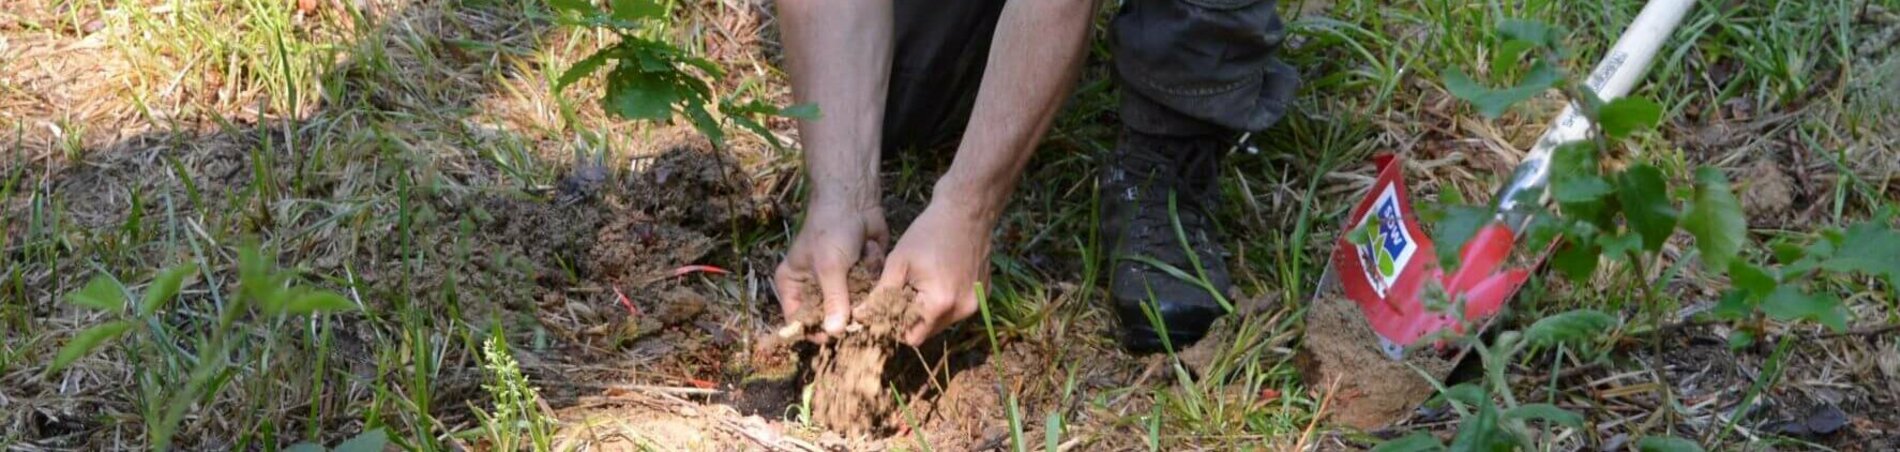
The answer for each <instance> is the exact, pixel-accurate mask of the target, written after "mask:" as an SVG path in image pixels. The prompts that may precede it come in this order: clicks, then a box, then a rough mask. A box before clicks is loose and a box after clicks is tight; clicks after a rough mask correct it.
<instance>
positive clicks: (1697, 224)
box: [1682, 167, 1748, 271]
mask: <svg viewBox="0 0 1900 452" xmlns="http://www.w3.org/2000/svg"><path fill="white" fill-rule="evenodd" d="M1695 179H1696V182H1695V195H1694V197H1693V198H1692V199H1691V200H1690V202H1689V212H1688V213H1687V214H1686V215H1684V216H1683V219H1682V228H1683V229H1686V230H1688V231H1689V234H1690V235H1693V236H1695V244H1696V249H1698V250H1700V251H1701V252H1702V263H1703V264H1704V265H1705V266H1707V267H1708V268H1709V269H1710V270H1716V271H1720V270H1722V269H1726V268H1728V263H1729V260H1730V259H1734V258H1735V254H1736V253H1739V252H1741V250H1742V241H1743V240H1745V239H1747V235H1748V222H1747V221H1746V220H1744V219H1742V204H1741V202H1739V201H1736V199H1735V192H1733V191H1731V190H1729V184H1728V177H1727V176H1723V175H1722V171H1721V170H1717V169H1715V168H1709V167H1702V168H1696V170H1695Z"/></svg>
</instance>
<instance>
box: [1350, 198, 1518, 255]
mask: <svg viewBox="0 0 1900 452" xmlns="http://www.w3.org/2000/svg"><path fill="white" fill-rule="evenodd" d="M1443 214H1444V216H1443V217H1442V218H1440V219H1439V220H1438V222H1437V223H1435V224H1433V226H1434V227H1433V228H1432V242H1433V243H1436V244H1437V246H1438V253H1437V254H1438V264H1439V266H1441V267H1444V268H1447V269H1449V268H1455V267H1457V265H1458V264H1459V262H1458V252H1459V251H1460V250H1463V249H1464V248H1465V242H1468V241H1471V236H1473V235H1477V234H1478V229H1479V228H1483V227H1484V225H1485V224H1486V223H1490V222H1491V217H1492V215H1491V209H1489V208H1485V207H1480V206H1451V207H1448V208H1445V209H1444V210H1443ZM1375 218H1376V216H1375ZM1367 223H1368V224H1370V223H1371V222H1367ZM1368 227H1370V228H1371V229H1370V230H1368V231H1367V234H1368V236H1370V234H1374V233H1376V232H1377V231H1378V228H1379V226H1378V225H1371V226H1368Z"/></svg>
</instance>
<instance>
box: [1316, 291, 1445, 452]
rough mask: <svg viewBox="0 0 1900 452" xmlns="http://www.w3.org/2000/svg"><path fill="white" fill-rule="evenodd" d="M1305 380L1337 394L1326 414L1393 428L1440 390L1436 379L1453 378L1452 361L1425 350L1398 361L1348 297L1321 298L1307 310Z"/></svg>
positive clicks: (1368, 425)
mask: <svg viewBox="0 0 1900 452" xmlns="http://www.w3.org/2000/svg"><path fill="white" fill-rule="evenodd" d="M1295 361H1296V363H1297V364H1298V366H1299V368H1300V373H1301V376H1302V377H1303V378H1304V381H1307V382H1308V384H1309V385H1310V386H1311V387H1313V388H1315V389H1316V390H1318V391H1321V392H1331V395H1330V396H1331V397H1332V402H1331V404H1330V406H1328V407H1327V409H1326V412H1325V413H1322V414H1321V416H1326V417H1327V418H1328V419H1330V420H1331V421H1332V422H1335V423H1338V424H1343V425H1348V426H1352V427H1356V428H1360V429H1368V430H1369V429H1375V428H1380V427H1385V426H1388V425H1391V424H1393V423H1395V422H1398V421H1399V420H1402V419H1404V418H1405V417H1406V416H1408V415H1410V414H1411V412H1412V411H1413V409H1414V408H1416V407H1418V404H1419V403H1421V402H1424V401H1425V399H1427V398H1429V397H1431V396H1432V394H1433V393H1434V392H1435V391H1434V388H1433V387H1432V384H1431V382H1429V381H1427V380H1425V378H1424V377H1423V376H1421V375H1419V372H1418V371H1417V370H1413V367H1417V368H1418V369H1420V370H1423V371H1425V373H1426V374H1430V375H1431V376H1432V378H1434V379H1438V380H1443V379H1444V378H1445V377H1446V376H1448V375H1450V374H1451V370H1452V367H1453V364H1455V363H1454V362H1453V361H1452V360H1447V359H1443V358H1439V357H1438V356H1435V355H1433V354H1432V353H1429V352H1428V351H1425V350H1420V351H1414V352H1411V353H1407V354H1406V356H1405V359H1404V360H1403V361H1394V360H1392V359H1391V358H1389V357H1387V356H1386V355H1385V352H1384V351H1381V350H1380V349H1379V338H1378V335H1377V333H1374V332H1373V331H1372V326H1371V325H1368V324H1367V323H1366V320H1365V318H1364V316H1363V315H1361V313H1360V310H1359V307H1358V306H1357V305H1354V304H1353V303H1352V301H1350V300H1347V299H1345V298H1336V297H1320V298H1319V299H1318V300H1316V301H1314V303H1313V306H1312V307H1310V308H1308V309H1307V311H1306V335H1305V339H1304V340H1303V341H1302V343H1301V345H1300V350H1299V354H1298V355H1297V357H1296V358H1295Z"/></svg>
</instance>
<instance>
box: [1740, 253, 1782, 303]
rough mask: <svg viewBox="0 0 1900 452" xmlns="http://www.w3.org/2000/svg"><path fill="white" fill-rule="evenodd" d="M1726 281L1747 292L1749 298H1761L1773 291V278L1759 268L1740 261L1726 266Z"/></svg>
mask: <svg viewBox="0 0 1900 452" xmlns="http://www.w3.org/2000/svg"><path fill="white" fill-rule="evenodd" d="M1728 279H1729V282H1731V283H1734V284H1735V287H1736V288H1740V289H1742V290H1746V291H1748V293H1749V294H1750V296H1752V297H1754V298H1761V297H1765V296H1768V294H1769V293H1772V292H1774V291H1775V284H1776V283H1775V277H1774V276H1772V275H1769V274H1768V272H1767V271H1765V270H1762V269H1761V267H1756V266H1754V265H1751V264H1749V263H1747V262H1743V261H1742V260H1741V259H1736V260H1735V261H1733V262H1730V263H1729V264H1728Z"/></svg>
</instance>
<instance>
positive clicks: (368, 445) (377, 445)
mask: <svg viewBox="0 0 1900 452" xmlns="http://www.w3.org/2000/svg"><path fill="white" fill-rule="evenodd" d="M388 446H389V433H388V432H385V431H383V429H380V428H376V429H370V430H365V431H363V433H361V434H358V435H356V437H354V438H350V439H349V440H346V441H343V442H342V443H339V444H337V445H336V448H335V449H330V450H331V451H333V452H382V450H383V449H384V448H386V447H388Z"/></svg>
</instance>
